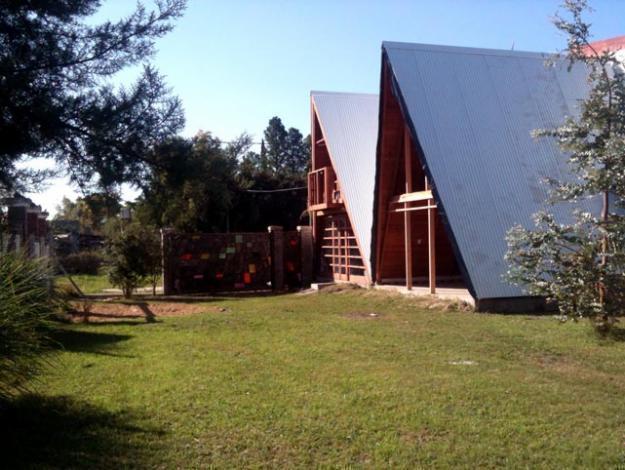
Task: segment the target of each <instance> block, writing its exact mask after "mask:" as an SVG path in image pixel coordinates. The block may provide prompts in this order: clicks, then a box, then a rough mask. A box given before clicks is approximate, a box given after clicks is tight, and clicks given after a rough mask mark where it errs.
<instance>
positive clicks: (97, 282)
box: [55, 274, 113, 294]
mask: <svg viewBox="0 0 625 470" xmlns="http://www.w3.org/2000/svg"><path fill="white" fill-rule="evenodd" d="M72 280H73V281H74V282H75V283H76V285H77V286H78V287H79V288H80V290H81V291H83V293H85V294H98V293H100V292H102V291H103V290H104V289H111V288H113V286H112V285H111V283H110V282H109V280H108V276H107V275H106V274H97V275H94V274H72ZM55 282H56V284H57V285H58V286H59V287H61V288H63V289H71V284H70V282H69V279H68V278H67V276H58V277H57V278H56V281H55Z"/></svg>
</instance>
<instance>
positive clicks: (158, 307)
mask: <svg viewBox="0 0 625 470" xmlns="http://www.w3.org/2000/svg"><path fill="white" fill-rule="evenodd" d="M71 306H72V311H70V312H69V320H70V321H72V322H74V323H79V322H89V323H102V322H115V321H128V320H135V319H136V320H145V321H147V322H154V321H156V319H157V318H158V317H179V316H186V315H193V314H198V313H209V312H217V313H224V312H227V309H226V308H224V307H219V306H215V305H211V306H206V305H193V304H185V303H165V302H137V303H114V302H89V301H81V302H73V303H72V304H71Z"/></svg>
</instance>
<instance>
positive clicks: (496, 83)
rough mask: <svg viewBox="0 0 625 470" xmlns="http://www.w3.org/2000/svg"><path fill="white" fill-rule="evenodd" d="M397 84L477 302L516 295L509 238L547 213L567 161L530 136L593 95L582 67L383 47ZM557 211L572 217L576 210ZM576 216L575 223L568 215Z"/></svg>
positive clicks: (501, 55)
mask: <svg viewBox="0 0 625 470" xmlns="http://www.w3.org/2000/svg"><path fill="white" fill-rule="evenodd" d="M382 47H383V56H384V55H386V57H388V62H389V64H390V68H391V70H392V75H393V80H394V87H395V88H396V90H398V95H399V96H398V98H399V101H400V103H401V106H402V109H403V113H404V115H405V116H407V119H408V121H409V122H408V125H409V126H410V127H411V129H412V132H413V133H414V136H415V138H416V140H417V141H418V142H419V144H420V146H421V149H422V151H423V154H424V158H425V162H424V164H425V166H426V167H427V168H426V171H427V172H428V174H429V176H430V178H432V180H433V182H434V185H435V196H436V198H437V200H438V203H439V204H440V205H441V206H442V211H443V213H444V216H445V218H446V221H447V226H448V228H449V229H450V231H451V236H452V239H453V240H454V241H455V244H456V247H457V249H458V251H459V253H460V255H461V257H462V261H463V264H464V266H465V268H466V271H467V274H468V276H469V278H470V279H469V281H470V284H471V287H472V289H471V290H472V291H473V293H474V295H475V296H476V297H477V298H498V297H516V296H520V295H522V292H521V290H520V289H518V288H516V287H514V286H511V285H509V284H507V283H506V282H504V281H503V280H502V275H503V274H504V273H505V271H506V269H507V266H506V263H505V261H504V254H505V252H506V249H507V246H506V241H505V235H506V232H507V231H508V230H509V229H510V228H511V227H512V226H513V225H515V224H517V223H520V224H522V225H524V226H531V216H532V214H534V213H535V212H537V211H538V210H540V209H542V208H544V207H545V205H544V202H545V199H546V197H547V192H546V187H545V186H544V185H543V184H541V180H543V179H544V178H545V177H555V178H560V179H567V178H568V177H570V175H568V172H567V166H566V163H565V160H566V158H565V156H564V155H563V154H562V153H561V151H560V150H559V148H558V147H557V145H556V143H555V142H554V141H552V140H550V139H544V138H542V139H533V138H532V137H531V135H530V133H531V131H532V130H534V129H539V128H553V127H556V126H558V125H561V124H562V123H563V121H564V118H565V117H566V116H570V115H576V114H577V113H578V100H579V99H580V98H583V97H584V96H585V94H586V93H587V88H588V84H587V81H586V77H587V73H586V69H585V68H584V66H583V65H576V66H575V67H573V69H572V70H571V71H570V72H568V71H567V65H568V63H566V62H558V63H556V64H554V65H552V66H550V67H546V66H545V60H546V59H547V57H548V55H547V54H540V53H530V52H514V51H499V50H484V49H469V48H457V47H445V46H429V45H420V44H404V43H384V44H383V46H382ZM556 210H559V211H560V212H559V215H560V216H561V217H562V218H564V217H566V215H565V214H567V213H568V211H566V210H565V209H556ZM567 218H568V217H567Z"/></svg>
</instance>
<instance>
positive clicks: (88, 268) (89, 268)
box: [59, 251, 104, 275]
mask: <svg viewBox="0 0 625 470" xmlns="http://www.w3.org/2000/svg"><path fill="white" fill-rule="evenodd" d="M103 262H104V257H103V256H102V254H101V253H98V252H97V251H80V252H78V253H72V254H69V255H67V256H64V257H63V258H62V259H60V260H59V263H60V264H61V265H62V266H63V269H65V271H67V272H68V273H69V274H91V275H95V274H98V271H99V270H100V266H102V263H103Z"/></svg>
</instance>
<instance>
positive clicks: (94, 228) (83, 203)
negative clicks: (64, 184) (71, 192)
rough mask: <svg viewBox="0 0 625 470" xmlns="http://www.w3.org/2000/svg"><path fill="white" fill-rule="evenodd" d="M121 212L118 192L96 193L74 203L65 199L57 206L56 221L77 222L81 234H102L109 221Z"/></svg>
mask: <svg viewBox="0 0 625 470" xmlns="http://www.w3.org/2000/svg"><path fill="white" fill-rule="evenodd" d="M120 210H121V197H120V195H119V193H117V192H96V193H92V194H88V195H86V196H84V197H79V198H77V199H76V201H72V200H70V199H68V198H66V197H64V198H63V199H62V201H61V204H60V205H59V206H57V213H56V215H55V216H54V220H53V225H54V221H65V220H69V221H76V222H78V223H79V226H80V231H81V233H93V234H102V231H103V227H104V224H105V223H106V221H107V220H109V219H112V218H114V217H115V216H117V215H118V214H119V211H120Z"/></svg>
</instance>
